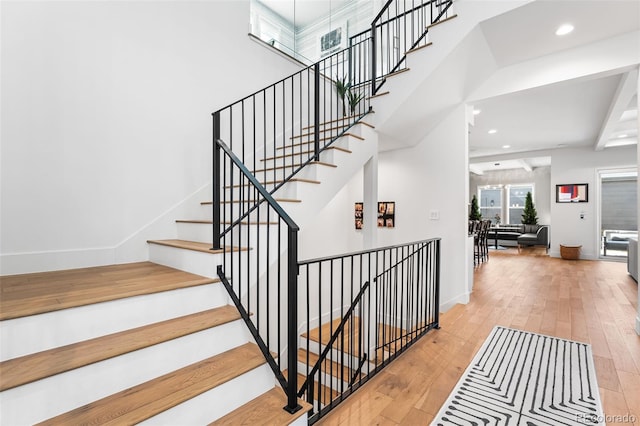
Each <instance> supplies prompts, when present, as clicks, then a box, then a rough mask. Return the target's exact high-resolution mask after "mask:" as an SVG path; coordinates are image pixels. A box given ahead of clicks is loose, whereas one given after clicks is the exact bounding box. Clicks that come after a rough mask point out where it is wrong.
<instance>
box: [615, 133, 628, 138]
mask: <svg viewBox="0 0 640 426" xmlns="http://www.w3.org/2000/svg"><path fill="white" fill-rule="evenodd" d="M627 136H629V135H627V134H626V133H625V134H624V135H618V137H619V138H626V137H627Z"/></svg>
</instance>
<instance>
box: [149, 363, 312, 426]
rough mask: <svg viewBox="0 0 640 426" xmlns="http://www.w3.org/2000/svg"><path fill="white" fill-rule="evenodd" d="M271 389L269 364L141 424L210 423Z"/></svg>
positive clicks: (198, 425)
mask: <svg viewBox="0 0 640 426" xmlns="http://www.w3.org/2000/svg"><path fill="white" fill-rule="evenodd" d="M272 388H273V372H272V371H271V368H270V367H269V366H268V365H267V364H263V365H262V366H260V367H258V368H254V369H253V370H251V371H248V372H246V373H245V374H243V375H241V376H239V377H236V378H234V379H233V380H230V381H228V382H226V383H223V384H222V385H220V386H218V387H216V388H214V389H211V390H209V391H207V392H205V393H202V394H200V395H198V396H196V397H194V398H192V399H190V400H188V401H185V402H183V403H182V404H180V405H177V406H175V407H173V408H170V409H168V410H167V411H164V412H162V413H161V414H158V415H157V416H154V417H152V418H150V419H148V420H146V421H144V422H141V423H139V424H140V425H183V426H188V425H194V426H200V425H204V424H208V423H209V422H212V421H213V420H217V419H219V418H220V417H222V416H224V415H225V414H227V413H229V412H231V411H233V410H235V409H236V408H238V407H241V406H242V405H244V404H246V403H247V402H249V401H251V400H252V399H254V398H257V397H258V396H260V395H261V394H263V393H265V392H267V391H269V390H271V389H272ZM303 417H305V416H303Z"/></svg>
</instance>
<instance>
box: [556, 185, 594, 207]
mask: <svg viewBox="0 0 640 426" xmlns="http://www.w3.org/2000/svg"><path fill="white" fill-rule="evenodd" d="M588 202H589V185H588V184H586V183H572V184H567V185H556V203H588Z"/></svg>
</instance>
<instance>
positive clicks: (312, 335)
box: [301, 317, 362, 356]
mask: <svg viewBox="0 0 640 426" xmlns="http://www.w3.org/2000/svg"><path fill="white" fill-rule="evenodd" d="M341 321H342V319H341V318H337V319H335V320H333V321H332V322H330V323H325V324H322V325H321V326H320V327H316V328H314V329H312V330H309V333H302V335H301V336H302V337H304V338H306V337H308V338H309V340H311V341H313V342H316V343H320V344H321V345H324V346H326V345H327V344H328V343H329V340H331V336H332V334H333V332H334V331H335V330H337V329H338V326H339V325H340V322H341ZM359 331H360V330H359V319H358V317H354V318H352V319H350V320H349V321H347V323H346V324H345V327H344V328H343V330H342V333H341V334H340V335H338V338H337V339H336V341H335V342H334V343H333V345H332V348H335V349H338V350H340V349H342V345H343V344H344V346H345V348H344V352H345V353H348V354H351V355H356V356H359V355H362V351H361V350H360V339H359V336H360V333H359ZM352 332H353V333H352ZM352 340H353V341H352ZM323 349H324V347H323Z"/></svg>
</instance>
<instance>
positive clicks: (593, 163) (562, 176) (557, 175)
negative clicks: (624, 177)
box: [549, 146, 637, 259]
mask: <svg viewBox="0 0 640 426" xmlns="http://www.w3.org/2000/svg"><path fill="white" fill-rule="evenodd" d="M636 158H637V150H636V147H635V146H630V147H620V148H610V149H606V150H603V151H594V150H593V147H584V148H581V149H558V150H554V151H553V152H552V157H551V188H552V189H553V190H552V191H551V200H550V202H551V217H552V221H553V224H552V228H551V250H550V251H549V254H550V255H551V256H555V257H559V255H560V244H563V245H582V254H581V258H583V259H597V258H598V252H599V243H600V237H599V231H598V221H597V214H598V206H599V203H600V194H599V193H598V189H599V188H598V186H599V185H598V169H603V168H615V167H636V166H637V163H636ZM571 183H587V184H589V202H587V203H572V204H561V203H556V202H555V187H556V185H561V184H571ZM581 213H584V219H580V214H581Z"/></svg>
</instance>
